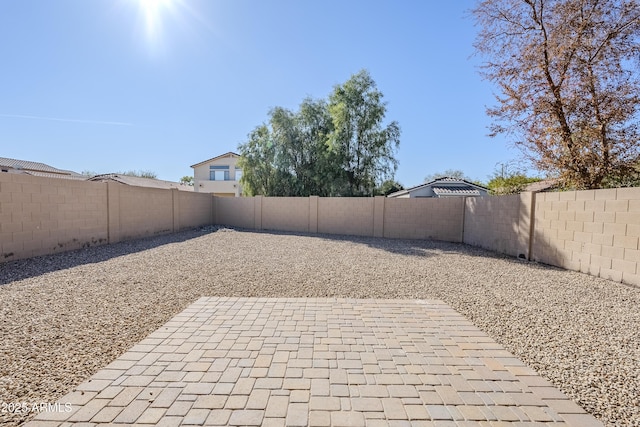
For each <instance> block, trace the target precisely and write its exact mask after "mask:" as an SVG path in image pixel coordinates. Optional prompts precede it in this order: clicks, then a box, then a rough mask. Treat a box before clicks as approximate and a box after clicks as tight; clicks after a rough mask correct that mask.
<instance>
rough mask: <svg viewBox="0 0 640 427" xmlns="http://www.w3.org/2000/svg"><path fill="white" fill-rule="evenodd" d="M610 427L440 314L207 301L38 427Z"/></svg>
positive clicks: (416, 303) (375, 304) (428, 307)
mask: <svg viewBox="0 0 640 427" xmlns="http://www.w3.org/2000/svg"><path fill="white" fill-rule="evenodd" d="M513 423H515V424H517V425H522V426H526V425H530V426H534V425H535V426H539V425H550V426H576V427H577V426H581V427H589V426H601V425H602V424H601V423H600V422H599V421H597V420H596V419H595V418H593V417H592V416H591V415H588V414H586V413H585V411H584V410H583V409H582V408H580V407H579V406H578V405H576V404H575V403H574V402H573V401H571V400H570V399H569V398H568V397H567V396H565V395H564V394H563V393H561V392H560V391H559V390H558V389H556V388H555V387H553V385H552V384H551V383H549V382H548V381H547V380H545V379H543V378H541V377H540V376H539V375H537V373H536V372H534V371H533V370H532V369H530V368H528V367H527V366H526V365H524V364H523V363H522V362H521V361H520V360H519V359H518V358H516V357H515V356H514V355H513V354H511V353H509V352H508V351H506V350H505V349H504V348H503V347H502V346H500V345H499V344H497V343H496V342H495V341H493V340H492V339H491V338H490V337H488V336H487V335H486V334H485V333H484V332H482V331H480V330H479V329H478V328H476V327H475V326H473V325H472V324H471V322H469V321H468V320H467V319H465V318H464V317H463V316H461V315H460V314H459V313H457V312H456V311H454V310H453V309H452V308H451V307H449V306H448V305H446V304H445V303H443V302H442V301H437V300H379V299H375V300H373V299H370V300H366V299H351V298H229V297H211V298H208V297H203V298H200V299H199V300H198V301H197V302H195V303H194V304H192V305H191V306H189V307H188V308H187V309H185V310H184V311H183V312H182V313H180V314H178V315H177V316H175V317H174V318H173V319H171V320H170V321H169V322H167V323H166V324H165V325H164V326H162V327H161V328H160V329H158V330H157V331H155V332H153V333H152V334H150V335H149V336H148V337H147V338H146V339H144V340H143V341H141V342H140V343H139V344H137V345H135V346H134V347H133V348H131V349H130V350H129V351H127V352H126V353H125V354H123V355H122V356H120V357H119V358H118V359H117V360H115V361H114V362H112V363H111V364H110V365H108V366H106V367H105V368H104V369H102V370H100V371H99V372H97V373H96V374H95V375H94V376H93V377H91V378H90V379H89V380H87V381H86V382H84V383H82V384H80V385H79V386H78V387H76V389H75V390H73V391H72V392H70V393H69V394H67V395H66V396H64V397H62V398H61V399H59V400H58V402H56V404H55V405H52V407H51V408H49V410H47V411H43V412H40V413H39V414H38V415H37V416H36V417H35V418H34V419H33V420H32V421H31V422H29V423H27V424H26V425H27V426H29V427H33V426H43V427H48V426H52V427H53V426H56V427H58V426H73V425H83V426H92V425H118V424H120V425H140V426H142V425H161V426H178V425H207V426H211V425H234V426H250V425H264V426H285V425H287V426H307V425H311V426H365V425H367V426H391V425H398V426H401V425H407V426H465V427H471V426H501V425H509V424H512V425H513Z"/></svg>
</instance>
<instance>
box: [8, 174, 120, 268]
mask: <svg viewBox="0 0 640 427" xmlns="http://www.w3.org/2000/svg"><path fill="white" fill-rule="evenodd" d="M107 239H108V234H107V185H106V184H105V183H101V182H85V181H71V180H66V179H54V178H41V177H34V176H30V175H26V174H13V173H0V262H2V261H8V260H13V259H18V258H28V257H33V256H38V255H44V254H49V253H55V252H63V251H68V250H72V249H79V248H82V247H87V246H93V245H97V244H102V243H106V242H107Z"/></svg>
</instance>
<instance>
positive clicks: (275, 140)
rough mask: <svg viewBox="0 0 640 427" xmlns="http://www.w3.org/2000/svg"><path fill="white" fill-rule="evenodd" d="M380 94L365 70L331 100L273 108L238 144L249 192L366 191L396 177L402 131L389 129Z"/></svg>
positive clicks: (355, 193)
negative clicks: (394, 174) (297, 107)
mask: <svg viewBox="0 0 640 427" xmlns="http://www.w3.org/2000/svg"><path fill="white" fill-rule="evenodd" d="M385 112H386V107H385V104H384V103H383V102H382V93H381V92H379V91H378V90H377V89H376V85H375V82H374V81H373V79H372V78H371V76H369V73H368V72H366V71H361V72H360V73H358V74H356V75H354V76H352V77H351V79H349V80H348V81H347V82H346V83H345V84H343V85H338V86H336V87H335V88H334V91H333V93H332V94H331V96H330V97H329V101H328V102H327V101H326V100H322V99H321V100H313V99H310V98H307V99H305V100H304V101H303V102H302V103H301V104H300V108H299V109H298V111H291V110H288V109H285V108H282V107H275V108H273V109H271V111H270V112H269V121H268V123H265V124H263V125H261V126H258V127H257V128H256V129H254V131H253V132H251V133H250V134H249V140H248V141H247V142H245V143H244V144H241V145H240V146H239V152H240V154H241V159H240V162H239V166H240V167H242V169H243V176H242V180H241V183H242V185H243V192H244V194H246V195H249V196H251V195H259V194H260V195H267V196H309V195H318V196H364V195H374V194H376V188H377V187H378V186H379V185H380V184H381V183H382V182H383V181H384V180H386V179H390V178H392V177H393V173H394V172H395V170H396V167H397V161H396V160H395V158H394V153H395V150H396V149H397V147H398V144H399V136H400V128H399V126H398V124H397V123H396V122H392V123H390V124H389V125H387V126H383V123H382V122H383V120H384V115H385Z"/></svg>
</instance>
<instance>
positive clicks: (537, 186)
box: [524, 178, 558, 193]
mask: <svg viewBox="0 0 640 427" xmlns="http://www.w3.org/2000/svg"><path fill="white" fill-rule="evenodd" d="M557 186H558V180H557V179H554V178H549V179H543V180H542V181H537V182H532V183H531V184H529V185H527V186H526V187H525V188H524V191H532V192H534V193H538V192H541V191H547V190H552V189H554V188H556V187H557Z"/></svg>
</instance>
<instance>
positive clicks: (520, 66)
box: [473, 0, 640, 188]
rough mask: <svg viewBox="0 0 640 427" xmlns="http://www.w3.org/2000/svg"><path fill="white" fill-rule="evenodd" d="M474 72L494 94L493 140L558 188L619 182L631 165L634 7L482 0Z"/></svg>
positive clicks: (630, 0) (622, 2)
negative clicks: (510, 146)
mask: <svg viewBox="0 0 640 427" xmlns="http://www.w3.org/2000/svg"><path fill="white" fill-rule="evenodd" d="M473 14H474V16H475V17H476V20H477V23H478V24H479V25H480V27H481V31H480V33H479V35H478V38H477V41H476V48H477V49H478V51H479V52H480V53H482V54H483V55H484V56H485V57H486V58H487V61H486V62H485V63H484V66H483V69H482V72H483V75H484V77H485V78H487V79H488V80H490V81H492V82H494V83H496V84H497V85H498V86H499V88H500V90H501V92H502V94H501V95H500V96H498V97H497V106H495V107H493V108H489V109H488V114H489V115H490V116H492V117H493V118H494V120H495V121H494V125H493V126H492V134H494V135H495V134H497V133H504V134H507V135H510V136H512V137H513V138H514V140H515V144H516V145H518V146H520V147H521V148H523V149H524V151H525V152H526V153H527V154H528V155H529V156H530V159H531V160H532V161H533V162H534V164H535V165H536V166H537V167H538V168H539V169H540V170H543V171H547V172H548V173H550V174H552V175H559V177H560V178H561V180H562V181H563V182H564V183H565V185H569V186H572V187H574V188H597V187H599V186H601V185H602V184H603V182H604V181H607V180H623V179H624V177H625V176H626V175H628V174H629V173H630V172H631V171H632V170H633V167H634V165H635V164H636V163H637V161H638V158H639V150H638V146H639V141H640V131H639V128H638V125H637V120H638V111H639V108H638V107H639V105H640V79H639V77H638V68H637V61H638V58H639V55H640V47H639V44H638V39H639V36H640V4H639V3H638V1H637V0H610V1H602V0H482V1H480V2H479V4H478V6H477V7H476V8H475V9H474V10H473Z"/></svg>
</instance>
